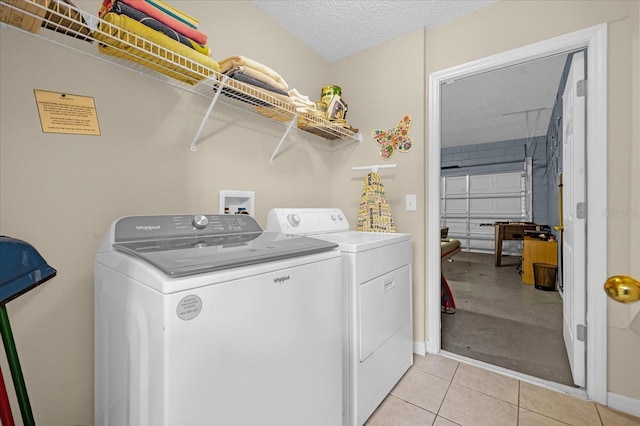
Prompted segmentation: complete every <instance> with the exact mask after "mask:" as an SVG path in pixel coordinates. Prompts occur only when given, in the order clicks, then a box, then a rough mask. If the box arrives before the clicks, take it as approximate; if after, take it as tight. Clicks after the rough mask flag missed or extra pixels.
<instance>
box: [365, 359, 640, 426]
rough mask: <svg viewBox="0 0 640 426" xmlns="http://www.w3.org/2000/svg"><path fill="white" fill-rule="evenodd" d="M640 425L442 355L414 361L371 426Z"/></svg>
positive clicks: (595, 406)
mask: <svg viewBox="0 0 640 426" xmlns="http://www.w3.org/2000/svg"><path fill="white" fill-rule="evenodd" d="M567 424H569V425H576V426H588V425H600V426H602V425H605V426H613V425H616V426H627V425H628V426H632V425H633V426H639V425H640V418H636V417H632V416H629V415H626V414H623V413H619V412H616V411H613V410H611V409H609V408H607V407H604V406H602V405H599V404H595V403H593V402H589V401H584V400H581V399H578V398H574V397H571V396H568V395H565V394H563V393H559V392H556V391H552V390H549V389H546V388H543V387H540V386H535V385H532V384H530V383H527V382H523V381H520V380H518V379H514V378H511V377H508V376H505V375H502V374H499V373H495V372H493V371H489V370H486V369H483V368H480V367H476V366H472V365H469V364H465V363H462V362H458V361H456V360H454V359H451V358H447V357H445V356H440V355H427V356H424V357H423V356H419V355H414V364H413V366H412V367H411V368H410V369H409V371H407V373H406V374H405V375H404V377H403V378H402V379H401V380H400V382H399V383H398V384H397V385H396V386H395V388H393V390H392V391H391V393H390V394H389V395H388V396H387V398H386V399H385V400H384V401H383V402H382V404H381V405H380V406H379V407H378V409H377V410H376V411H375V412H374V413H373V414H372V415H371V417H370V418H369V420H368V421H367V423H366V425H367V426H414V425H416V426H417V425H434V426H449V425H462V426H467V425H487V426H501V425H509V426H539V425H540V426H547V425H548V426H554V425H567Z"/></svg>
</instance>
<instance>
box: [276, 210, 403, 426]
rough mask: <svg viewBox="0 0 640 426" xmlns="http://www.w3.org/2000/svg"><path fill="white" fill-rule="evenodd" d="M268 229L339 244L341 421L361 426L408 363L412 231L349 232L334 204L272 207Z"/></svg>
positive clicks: (346, 222) (341, 213) (342, 216)
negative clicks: (343, 292)
mask: <svg viewBox="0 0 640 426" xmlns="http://www.w3.org/2000/svg"><path fill="white" fill-rule="evenodd" d="M267 230H269V231H273V232H282V233H287V234H294V235H306V236H310V237H313V238H318V239H322V240H323V241H329V242H333V243H336V244H338V245H339V246H340V251H341V252H342V254H343V280H344V283H345V286H346V287H347V289H348V290H347V292H348V298H347V300H346V302H347V304H346V307H345V311H346V312H345V315H346V317H347V318H348V325H347V327H348V330H349V332H348V336H347V338H346V340H345V356H346V358H347V362H346V365H347V368H346V369H345V374H347V375H348V379H347V380H346V388H347V390H346V391H345V395H347V396H348V398H347V400H346V402H345V403H346V404H347V406H348V408H347V409H346V411H347V413H348V417H347V420H346V422H345V423H346V424H348V425H350V426H353V425H356V426H362V425H363V424H364V423H365V422H366V420H367V419H368V418H369V416H371V414H372V413H373V411H374V410H375V409H376V408H377V407H378V405H379V404H380V403H381V402H382V400H384V398H385V397H386V396H387V394H388V393H389V392H390V391H391V389H392V388H393V387H394V386H395V385H396V383H397V382H398V381H399V380H400V378H401V377H402V376H403V375H404V373H405V372H406V371H407V370H408V369H409V367H410V366H411V365H412V363H413V318H412V302H411V235H410V234H401V233H379V232H358V231H352V230H349V223H348V221H347V219H346V217H345V216H344V214H343V212H342V210H340V209H335V208H325V209H308V208H307V209H303V208H300V209H295V208H285V209H273V210H271V211H270V212H269V215H268V221H267Z"/></svg>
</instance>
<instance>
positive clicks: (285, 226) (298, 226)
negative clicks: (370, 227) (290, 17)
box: [267, 208, 349, 235]
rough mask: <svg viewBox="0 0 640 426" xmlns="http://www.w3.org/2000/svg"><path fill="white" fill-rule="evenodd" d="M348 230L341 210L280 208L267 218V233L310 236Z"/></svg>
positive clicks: (347, 223)
mask: <svg viewBox="0 0 640 426" xmlns="http://www.w3.org/2000/svg"><path fill="white" fill-rule="evenodd" d="M348 230H349V222H348V221H347V218H346V217H345V215H344V213H343V212H342V210H341V209H337V208H326V209H314V208H299V209H295V208H281V209H272V210H271V211H270V212H269V215H268V217H267V231H269V232H281V233H285V234H297V235H310V234H326V233H332V232H342V231H348Z"/></svg>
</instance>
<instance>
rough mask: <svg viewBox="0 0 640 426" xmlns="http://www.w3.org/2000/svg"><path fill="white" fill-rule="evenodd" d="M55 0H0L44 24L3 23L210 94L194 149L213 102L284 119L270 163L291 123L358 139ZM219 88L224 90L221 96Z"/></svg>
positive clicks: (359, 137) (326, 134) (197, 92)
mask: <svg viewBox="0 0 640 426" xmlns="http://www.w3.org/2000/svg"><path fill="white" fill-rule="evenodd" d="M47 3H49V6H47ZM53 3H55V2H54V1H53V0H49V1H47V0H0V6H2V7H4V8H10V9H12V10H13V11H15V12H16V13H22V14H24V15H25V16H29V17H31V18H34V19H38V20H41V21H42V22H43V24H42V28H38V29H37V31H36V32H31V31H28V30H26V29H22V28H19V27H17V26H14V25H9V24H6V23H4V22H3V23H2V24H1V26H2V28H11V29H15V30H18V31H21V32H24V33H26V34H30V35H33V36H35V37H38V38H40V39H44V40H46V41H48V42H52V43H54V44H57V45H60V46H63V47H66V48H69V49H72V50H74V51H77V52H79V53H82V54H85V55H89V56H92V57H94V58H97V59H99V60H103V61H105V62H108V63H111V64H114V65H117V66H120V67H123V68H126V69H128V70H131V71H135V72H138V73H140V74H143V75H145V76H148V77H151V78H154V79H157V80H160V81H162V82H164V83H166V84H168V85H170V86H173V87H176V88H178V89H181V90H184V91H187V92H189V93H192V94H195V95H199V96H204V97H206V98H210V99H211V102H210V104H209V107H208V109H207V112H206V114H205V116H204V117H203V119H202V122H201V124H200V127H199V128H198V130H197V132H196V134H195V136H194V138H193V140H192V142H191V145H190V149H191V151H196V145H197V143H198V140H199V138H200V134H201V132H202V130H203V129H204V126H205V124H206V121H207V120H208V118H209V116H210V115H211V113H212V112H213V108H214V106H215V105H216V103H217V102H222V103H223V104H225V105H228V106H231V107H234V108H238V109H241V110H245V111H248V112H251V113H254V114H260V115H262V116H265V117H268V118H270V119H272V120H274V121H278V122H282V123H284V124H285V125H286V130H285V132H284V134H283V136H282V138H281V139H280V142H279V143H278V144H277V146H276V148H275V149H274V151H273V154H272V155H271V158H270V159H269V163H270V164H273V162H274V158H275V157H276V155H277V153H278V151H279V149H280V147H281V146H282V143H283V142H284V140H285V138H286V137H287V135H288V134H289V132H290V130H291V129H292V128H293V127H294V126H295V127H296V128H298V129H300V130H303V131H306V132H309V133H312V134H314V135H317V136H320V137H322V138H324V139H328V140H336V139H346V140H348V139H353V140H355V141H356V142H359V143H360V142H362V135H361V134H360V132H356V131H353V130H352V129H351V128H345V127H343V126H342V125H340V124H337V123H333V122H331V121H329V120H327V119H325V118H323V117H320V116H316V115H312V114H299V113H298V112H297V110H296V108H295V106H294V105H293V103H287V102H285V101H283V100H281V99H279V98H277V97H275V96H272V95H270V94H269V91H266V90H262V89H259V88H257V87H255V86H252V85H249V84H245V83H242V82H240V81H238V80H234V79H231V78H229V77H228V76H227V75H225V74H221V73H219V72H218V71H217V70H214V69H212V68H210V67H207V66H205V65H203V64H201V63H199V62H197V61H195V60H193V59H190V58H188V57H186V56H183V55H181V54H179V53H176V52H174V51H172V50H169V49H167V48H166V47H163V46H161V45H159V44H157V43H154V42H152V41H149V40H146V39H144V38H142V37H141V36H139V35H137V34H134V33H132V32H129V31H126V30H124V29H122V28H120V27H118V26H115V25H113V24H111V23H109V22H107V21H105V20H103V19H100V18H98V17H97V16H94V15H91V14H89V13H87V12H85V11H83V10H81V9H79V8H77V7H76V6H73V5H71V4H68V3H64V6H65V7H64V8H59V7H51V5H52V4H53ZM96 45H97V46H98V47H96ZM105 52H108V53H107V54H105ZM220 94H225V95H226V96H224V97H220Z"/></svg>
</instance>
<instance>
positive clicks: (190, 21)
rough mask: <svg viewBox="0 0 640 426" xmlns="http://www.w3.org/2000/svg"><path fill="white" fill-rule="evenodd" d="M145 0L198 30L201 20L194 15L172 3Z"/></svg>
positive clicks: (159, 0)
mask: <svg viewBox="0 0 640 426" xmlns="http://www.w3.org/2000/svg"><path fill="white" fill-rule="evenodd" d="M144 1H145V2H147V3H149V4H150V5H151V6H153V7H155V8H156V9H160V10H161V11H163V12H164V13H166V14H167V15H169V16H172V17H174V18H176V19H177V20H178V21H180V22H183V23H184V24H186V25H188V26H190V27H191V28H193V29H194V30H197V29H198V25H200V21H198V20H197V19H196V18H194V17H193V16H190V15H187V14H186V13H184V12H183V11H182V10H178V9H176V8H175V7H173V6H171V5H170V4H167V3H165V2H163V1H161V0H144Z"/></svg>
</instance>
